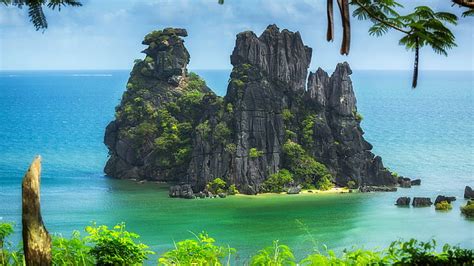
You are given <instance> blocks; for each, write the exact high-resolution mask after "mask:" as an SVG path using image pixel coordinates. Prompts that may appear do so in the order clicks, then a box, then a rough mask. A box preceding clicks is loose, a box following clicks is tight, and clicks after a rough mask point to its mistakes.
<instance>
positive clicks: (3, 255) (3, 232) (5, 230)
mask: <svg viewBox="0 0 474 266" xmlns="http://www.w3.org/2000/svg"><path fill="white" fill-rule="evenodd" d="M12 233H13V224H11V223H0V265H6V264H7V262H9V261H10V258H9V257H10V255H9V253H10V252H9V251H8V250H7V249H6V248H5V247H4V246H5V239H6V238H7V237H8V236H10V235H11V234H12Z"/></svg>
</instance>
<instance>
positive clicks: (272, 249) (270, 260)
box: [250, 241, 296, 266]
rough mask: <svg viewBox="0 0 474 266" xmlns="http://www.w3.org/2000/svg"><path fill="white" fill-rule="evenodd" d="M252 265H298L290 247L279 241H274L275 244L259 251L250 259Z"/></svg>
mask: <svg viewBox="0 0 474 266" xmlns="http://www.w3.org/2000/svg"><path fill="white" fill-rule="evenodd" d="M250 265H251V266H257V265H268V266H280V265H282V266H283V265H296V261H295V256H294V255H293V251H291V249H290V247H288V246H286V245H282V244H280V243H279V242H278V241H273V245H271V246H269V247H266V248H264V249H262V250H260V251H258V252H257V254H255V255H254V256H253V257H252V258H251V259H250Z"/></svg>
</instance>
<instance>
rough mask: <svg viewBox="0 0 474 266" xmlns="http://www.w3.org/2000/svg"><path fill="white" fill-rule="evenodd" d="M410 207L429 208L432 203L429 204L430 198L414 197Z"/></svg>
mask: <svg viewBox="0 0 474 266" xmlns="http://www.w3.org/2000/svg"><path fill="white" fill-rule="evenodd" d="M412 205H413V207H429V206H431V205H433V202H431V199H430V198H420V197H414V198H413V204H412Z"/></svg>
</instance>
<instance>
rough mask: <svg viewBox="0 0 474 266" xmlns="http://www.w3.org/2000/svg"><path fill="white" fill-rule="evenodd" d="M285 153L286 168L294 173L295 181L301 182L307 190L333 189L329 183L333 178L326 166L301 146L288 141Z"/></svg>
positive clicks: (284, 145) (284, 146) (284, 147)
mask: <svg viewBox="0 0 474 266" xmlns="http://www.w3.org/2000/svg"><path fill="white" fill-rule="evenodd" d="M283 153H284V155H285V166H286V167H288V168H289V170H290V171H291V172H292V173H293V176H294V178H295V180H297V181H298V182H301V183H302V184H303V185H304V186H305V187H306V188H312V187H317V188H323V189H329V188H330V187H331V184H329V183H330V180H331V179H332V176H331V174H330V173H329V171H328V169H327V168H326V166H325V165H324V164H322V163H319V162H318V161H316V160H315V159H314V158H313V157H311V156H310V155H308V154H306V151H305V150H304V149H303V148H302V147H301V145H299V144H298V143H296V142H293V141H292V140H287V141H286V142H285V144H283Z"/></svg>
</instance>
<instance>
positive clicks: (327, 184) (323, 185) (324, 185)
mask: <svg viewBox="0 0 474 266" xmlns="http://www.w3.org/2000/svg"><path fill="white" fill-rule="evenodd" d="M333 187H334V184H333V183H332V182H331V175H329V174H326V175H323V176H322V177H321V178H319V180H318V181H317V182H316V188H317V189H319V190H330V189H331V188H333Z"/></svg>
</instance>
